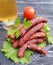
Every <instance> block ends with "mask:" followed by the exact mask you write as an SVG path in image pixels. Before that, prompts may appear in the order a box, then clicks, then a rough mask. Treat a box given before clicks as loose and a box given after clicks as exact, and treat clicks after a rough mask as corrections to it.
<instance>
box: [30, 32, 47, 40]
mask: <svg viewBox="0 0 53 65" xmlns="http://www.w3.org/2000/svg"><path fill="white" fill-rule="evenodd" d="M45 36H46V35H45V33H43V32H36V33H35V34H33V35H32V36H31V37H30V39H36V38H44V37H45Z"/></svg>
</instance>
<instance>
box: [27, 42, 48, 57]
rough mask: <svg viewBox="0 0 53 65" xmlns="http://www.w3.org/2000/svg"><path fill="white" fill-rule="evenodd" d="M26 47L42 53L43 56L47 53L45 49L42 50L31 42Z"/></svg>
mask: <svg viewBox="0 0 53 65" xmlns="http://www.w3.org/2000/svg"><path fill="white" fill-rule="evenodd" d="M28 49H31V50H33V51H36V52H39V53H42V54H43V55H44V56H46V55H47V53H46V51H45V50H43V49H42V48H41V47H38V46H37V45H35V44H31V43H30V44H29V45H28Z"/></svg>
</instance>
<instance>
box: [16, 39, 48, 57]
mask: <svg viewBox="0 0 53 65" xmlns="http://www.w3.org/2000/svg"><path fill="white" fill-rule="evenodd" d="M41 42H43V40H42V39H33V40H30V41H28V42H26V43H25V44H24V45H23V46H22V47H21V48H20V49H19V50H18V54H17V55H18V57H19V58H22V57H23V56H24V53H25V50H26V49H27V48H28V49H31V50H33V51H38V52H40V53H42V54H43V55H44V56H46V54H47V53H46V51H45V50H43V49H42V48H41V47H38V46H37V45H36V43H38V44H39V43H41Z"/></svg>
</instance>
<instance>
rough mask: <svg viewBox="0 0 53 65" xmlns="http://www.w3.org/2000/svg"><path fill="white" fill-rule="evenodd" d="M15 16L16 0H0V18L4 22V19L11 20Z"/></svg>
mask: <svg viewBox="0 0 53 65" xmlns="http://www.w3.org/2000/svg"><path fill="white" fill-rule="evenodd" d="M16 17H17V8H16V0H0V20H1V21H3V22H5V21H4V20H11V19H14V18H16ZM8 22H9V21H8Z"/></svg>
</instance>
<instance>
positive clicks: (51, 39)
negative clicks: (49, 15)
mask: <svg viewBox="0 0 53 65" xmlns="http://www.w3.org/2000/svg"><path fill="white" fill-rule="evenodd" d="M43 30H44V31H45V33H46V37H47V42H48V44H53V36H50V28H49V25H48V24H45V26H44V27H43Z"/></svg>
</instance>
